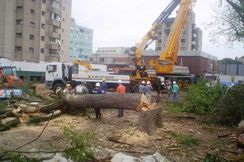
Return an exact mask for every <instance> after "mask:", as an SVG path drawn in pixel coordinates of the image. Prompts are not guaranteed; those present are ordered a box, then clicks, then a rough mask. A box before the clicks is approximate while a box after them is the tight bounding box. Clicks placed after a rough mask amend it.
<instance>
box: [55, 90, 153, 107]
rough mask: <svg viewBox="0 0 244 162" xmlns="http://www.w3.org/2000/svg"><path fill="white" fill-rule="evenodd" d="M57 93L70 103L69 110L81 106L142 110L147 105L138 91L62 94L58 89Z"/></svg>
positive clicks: (144, 98) (143, 96)
mask: <svg viewBox="0 0 244 162" xmlns="http://www.w3.org/2000/svg"><path fill="white" fill-rule="evenodd" d="M58 94H59V96H61V97H62V98H64V99H65V101H66V102H67V103H68V104H69V105H70V110H71V111H72V110H73V109H74V110H76V109H82V108H101V109H124V110H134V111H142V110H144V109H146V108H148V106H149V103H148V100H147V98H146V96H145V95H143V94H139V93H125V94H116V93H113V94H83V95H64V94H63V93H62V91H58Z"/></svg>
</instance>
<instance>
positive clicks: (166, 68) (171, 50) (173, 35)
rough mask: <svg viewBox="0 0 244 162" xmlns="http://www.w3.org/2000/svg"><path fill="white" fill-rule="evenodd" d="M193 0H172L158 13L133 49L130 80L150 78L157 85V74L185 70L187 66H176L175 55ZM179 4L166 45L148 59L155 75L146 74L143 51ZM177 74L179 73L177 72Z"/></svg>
mask: <svg viewBox="0 0 244 162" xmlns="http://www.w3.org/2000/svg"><path fill="white" fill-rule="evenodd" d="M193 2H195V0H172V1H171V3H170V4H169V5H168V6H167V7H166V9H165V10H164V11H163V12H162V13H161V14H160V16H159V17H158V18H157V19H156V21H155V22H154V23H153V24H152V27H151V28H150V30H149V31H148V32H147V33H146V35H145V36H144V37H143V38H142V40H141V42H140V43H138V45H137V47H136V48H135V50H134V57H135V58H134V60H135V71H134V73H132V75H131V82H132V83H133V84H135V83H138V82H139V81H141V80H150V81H152V82H153V84H154V85H155V84H156V85H158V84H159V83H158V79H157V76H163V75H172V74H176V73H177V72H176V70H178V71H182V72H186V71H188V68H187V67H179V66H176V62H177V55H178V52H179V46H180V40H181V33H182V31H183V29H184V25H185V23H186V21H187V16H188V12H189V11H190V9H191V6H192V4H193ZM178 5H180V7H179V10H178V11H177V16H176V18H175V20H174V23H173V25H172V27H171V31H170V34H169V37H168V38H167V42H166V46H165V48H164V49H163V51H161V52H160V56H159V58H158V59H152V60H150V61H149V64H150V66H151V67H152V68H153V69H154V70H155V72H156V76H153V75H151V76H150V75H148V74H147V69H146V66H145V64H144V63H143V59H142V57H143V51H144V50H145V49H146V48H147V47H148V46H149V45H150V44H151V43H152V42H153V41H154V40H155V39H157V38H156V35H157V30H158V28H159V27H160V26H161V25H162V24H163V23H164V22H165V20H166V19H167V18H168V16H169V15H170V14H171V13H172V12H173V11H174V10H175V8H176V7H177V6H178ZM178 74H179V73H178Z"/></svg>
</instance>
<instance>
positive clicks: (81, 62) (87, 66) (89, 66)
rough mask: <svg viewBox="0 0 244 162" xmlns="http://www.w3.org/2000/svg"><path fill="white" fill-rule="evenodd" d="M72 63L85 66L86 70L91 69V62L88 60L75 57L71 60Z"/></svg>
mask: <svg viewBox="0 0 244 162" xmlns="http://www.w3.org/2000/svg"><path fill="white" fill-rule="evenodd" d="M73 64H78V65H81V66H84V67H86V68H87V70H92V67H91V64H90V63H89V62H86V61H81V60H77V59H76V60H74V61H73Z"/></svg>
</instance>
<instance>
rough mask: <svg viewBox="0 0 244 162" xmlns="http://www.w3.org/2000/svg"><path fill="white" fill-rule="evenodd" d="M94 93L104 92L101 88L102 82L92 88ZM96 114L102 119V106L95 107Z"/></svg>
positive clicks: (97, 117)
mask: <svg viewBox="0 0 244 162" xmlns="http://www.w3.org/2000/svg"><path fill="white" fill-rule="evenodd" d="M92 93H93V94H103V93H105V91H103V90H101V85H100V83H96V84H95V88H94V89H93V90H92ZM94 111H95V114H96V119H101V117H102V114H101V109H100V108H94Z"/></svg>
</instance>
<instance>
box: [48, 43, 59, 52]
mask: <svg viewBox="0 0 244 162" xmlns="http://www.w3.org/2000/svg"><path fill="white" fill-rule="evenodd" d="M46 47H47V48H48V49H53V50H59V49H60V48H59V45H58V44H56V43H51V42H49V43H48V44H47V45H46Z"/></svg>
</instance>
